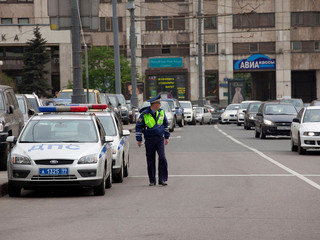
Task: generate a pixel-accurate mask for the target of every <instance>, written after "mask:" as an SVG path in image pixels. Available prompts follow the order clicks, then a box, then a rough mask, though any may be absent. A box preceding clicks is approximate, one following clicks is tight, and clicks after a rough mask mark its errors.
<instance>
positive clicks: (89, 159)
mask: <svg viewBox="0 0 320 240" xmlns="http://www.w3.org/2000/svg"><path fill="white" fill-rule="evenodd" d="M97 161H98V159H97V156H96V154H90V155H87V156H83V157H81V158H80V159H79V161H78V164H92V163H97Z"/></svg>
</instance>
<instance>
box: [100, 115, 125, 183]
mask: <svg viewBox="0 0 320 240" xmlns="http://www.w3.org/2000/svg"><path fill="white" fill-rule="evenodd" d="M95 114H96V116H97V117H98V118H99V120H100V122H101V124H102V126H103V128H104V130H105V132H106V135H107V136H109V137H112V138H113V142H112V176H113V180H114V181H115V182H119V183H121V182H123V177H127V176H128V175H129V149H130V145H129V135H130V131H129V130H124V129H123V128H122V123H121V121H120V119H119V118H118V117H117V116H116V114H115V113H114V112H111V111H100V112H96V113H95Z"/></svg>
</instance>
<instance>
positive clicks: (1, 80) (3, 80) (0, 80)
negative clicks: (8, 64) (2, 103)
mask: <svg viewBox="0 0 320 240" xmlns="http://www.w3.org/2000/svg"><path fill="white" fill-rule="evenodd" d="M0 85H7V86H10V87H12V88H15V82H14V80H13V79H12V78H10V77H8V76H7V74H5V73H2V72H0Z"/></svg>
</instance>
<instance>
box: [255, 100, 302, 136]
mask: <svg viewBox="0 0 320 240" xmlns="http://www.w3.org/2000/svg"><path fill="white" fill-rule="evenodd" d="M297 113H298V112H297V109H296V108H295V107H294V106H293V104H292V103H285V102H264V103H262V104H261V106H260V108H259V110H258V112H257V119H256V121H255V137H256V138H258V137H260V138H261V139H264V138H266V136H267V135H274V136H278V135H284V136H290V127H291V123H292V119H293V118H295V117H296V116H297Z"/></svg>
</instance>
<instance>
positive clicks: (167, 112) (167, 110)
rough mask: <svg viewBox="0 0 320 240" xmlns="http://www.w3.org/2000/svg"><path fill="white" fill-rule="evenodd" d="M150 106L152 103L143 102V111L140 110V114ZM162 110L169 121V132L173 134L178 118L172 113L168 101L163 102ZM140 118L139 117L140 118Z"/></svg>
mask: <svg viewBox="0 0 320 240" xmlns="http://www.w3.org/2000/svg"><path fill="white" fill-rule="evenodd" d="M148 106H150V102H147V101H145V102H143V104H142V106H141V109H140V111H139V112H140V113H141V112H142V111H143V108H145V107H148ZM160 108H161V109H163V111H164V113H165V115H166V118H167V120H168V127H169V132H173V131H174V128H175V127H176V118H175V115H174V113H173V112H172V110H171V108H170V106H169V104H168V102H166V101H161V107H160ZM138 117H139V116H138Z"/></svg>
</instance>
